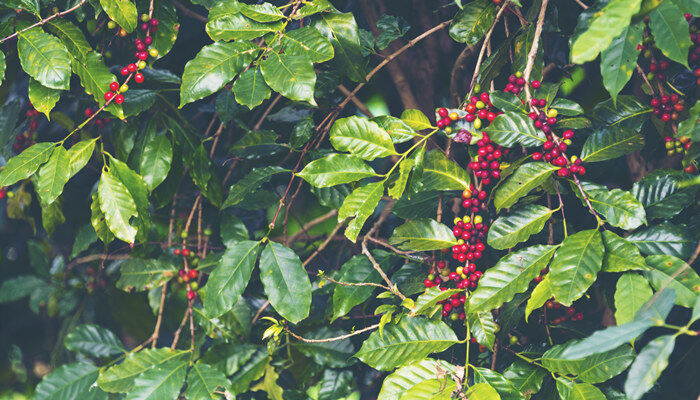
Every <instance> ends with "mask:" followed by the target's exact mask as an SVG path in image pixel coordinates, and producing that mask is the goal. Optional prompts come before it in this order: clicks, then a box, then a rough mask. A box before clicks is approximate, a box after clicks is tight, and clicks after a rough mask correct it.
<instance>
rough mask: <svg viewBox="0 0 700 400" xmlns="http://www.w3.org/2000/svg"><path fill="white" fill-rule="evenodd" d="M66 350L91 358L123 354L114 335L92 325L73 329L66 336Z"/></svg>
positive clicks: (122, 348) (119, 343) (120, 345)
mask: <svg viewBox="0 0 700 400" xmlns="http://www.w3.org/2000/svg"><path fill="white" fill-rule="evenodd" d="M66 348H67V349H68V350H70V351H76V352H79V353H82V354H86V355H89V356H92V357H109V356H113V355H116V354H120V353H123V352H124V347H123V346H122V344H121V342H120V341H119V339H117V337H116V336H115V335H114V333H112V332H111V331H108V330H107V329H105V328H103V327H101V326H98V325H94V324H83V325H79V326H77V327H75V328H74V329H73V330H72V331H71V332H70V333H69V334H68V336H66ZM96 378H97V377H95V379H96Z"/></svg>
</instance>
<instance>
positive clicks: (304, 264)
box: [302, 220, 345, 267]
mask: <svg viewBox="0 0 700 400" xmlns="http://www.w3.org/2000/svg"><path fill="white" fill-rule="evenodd" d="M344 224H345V220H343V221H340V222H338V225H336V226H335V228H333V230H332V231H331V233H330V234H329V235H328V237H327V238H326V240H324V241H323V243H321V245H320V246H318V249H316V251H314V252H313V253H312V254H311V255H310V256H309V258H307V259H306V260H304V263H303V264H302V266H304V267H306V266H307V265H309V263H310V262H311V260H313V259H314V258H316V256H318V255H319V254H320V253H321V252H322V251H323V249H325V248H326V246H328V243H330V242H331V241H332V240H333V237H335V234H336V233H338V231H339V230H340V228H341V227H342V226H343V225H344Z"/></svg>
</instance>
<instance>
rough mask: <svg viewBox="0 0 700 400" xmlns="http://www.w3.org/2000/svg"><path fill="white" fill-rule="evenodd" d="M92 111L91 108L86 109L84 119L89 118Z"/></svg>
mask: <svg viewBox="0 0 700 400" xmlns="http://www.w3.org/2000/svg"><path fill="white" fill-rule="evenodd" d="M93 113H94V111H92V108H90V107H88V108H86V109H85V116H86V117H91V116H92V114H93Z"/></svg>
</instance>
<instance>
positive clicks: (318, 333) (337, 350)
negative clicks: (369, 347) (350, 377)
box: [293, 326, 355, 368]
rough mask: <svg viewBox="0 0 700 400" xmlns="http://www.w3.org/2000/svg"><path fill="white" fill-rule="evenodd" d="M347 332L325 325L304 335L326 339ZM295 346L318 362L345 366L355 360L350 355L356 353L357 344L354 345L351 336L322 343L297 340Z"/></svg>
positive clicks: (335, 366) (324, 364)
mask: <svg viewBox="0 0 700 400" xmlns="http://www.w3.org/2000/svg"><path fill="white" fill-rule="evenodd" d="M345 334H347V332H345V331H342V330H339V329H332V328H329V327H326V326H324V327H321V328H319V329H317V330H315V331H312V332H310V333H308V334H307V335H304V337H308V338H310V339H326V338H329V337H337V336H341V335H345ZM293 346H294V348H296V349H298V350H299V351H301V352H302V353H304V354H306V355H307V356H308V357H311V358H313V360H314V362H315V363H316V364H318V365H322V366H325V367H331V368H344V367H347V366H348V365H349V364H350V363H352V362H353V361H355V360H351V359H350V357H352V355H353V354H355V346H353V344H352V342H351V341H350V339H349V338H347V339H341V340H334V341H332V342H320V343H319V342H316V343H307V342H296V343H294V344H293Z"/></svg>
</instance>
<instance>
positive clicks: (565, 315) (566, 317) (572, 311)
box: [545, 299, 583, 325]
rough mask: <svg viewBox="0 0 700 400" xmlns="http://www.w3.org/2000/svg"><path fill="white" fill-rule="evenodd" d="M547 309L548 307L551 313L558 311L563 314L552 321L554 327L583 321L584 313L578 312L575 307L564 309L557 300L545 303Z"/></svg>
mask: <svg viewBox="0 0 700 400" xmlns="http://www.w3.org/2000/svg"><path fill="white" fill-rule="evenodd" d="M545 307H547V310H548V312H550V313H551V312H556V311H560V312H561V315H559V316H557V317H556V318H554V319H552V320H551V322H552V324H553V325H559V324H561V323H562V322H566V321H583V313H580V312H576V308H574V307H573V306H571V307H564V306H562V305H561V304H559V303H558V302H556V301H555V300H553V299H550V300H547V302H546V303H545ZM555 310H556V311H555Z"/></svg>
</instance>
